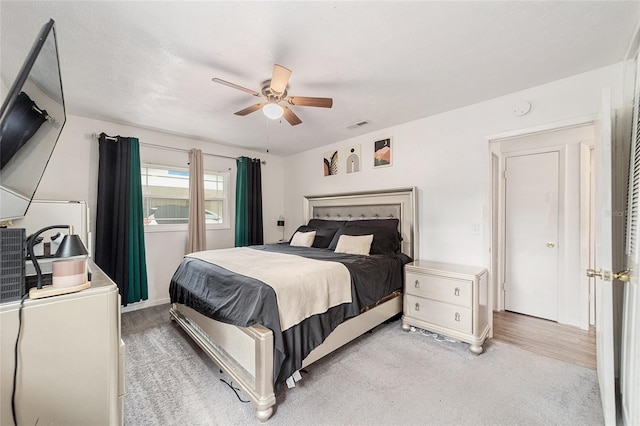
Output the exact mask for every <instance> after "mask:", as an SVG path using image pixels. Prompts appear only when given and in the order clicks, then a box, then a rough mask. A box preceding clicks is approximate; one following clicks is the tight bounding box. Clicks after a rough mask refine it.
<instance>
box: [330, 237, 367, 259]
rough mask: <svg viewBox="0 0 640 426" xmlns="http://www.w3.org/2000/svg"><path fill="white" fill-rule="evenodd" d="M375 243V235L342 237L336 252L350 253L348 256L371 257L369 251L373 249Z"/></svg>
mask: <svg viewBox="0 0 640 426" xmlns="http://www.w3.org/2000/svg"><path fill="white" fill-rule="evenodd" d="M372 241H373V234H371V235H357V236H356V235H340V238H339V239H338V244H337V245H336V249H335V250H334V251H335V252H336V253H348V254H364V255H366V256H369V250H370V249H371V242H372Z"/></svg>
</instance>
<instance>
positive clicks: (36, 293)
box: [29, 281, 91, 299]
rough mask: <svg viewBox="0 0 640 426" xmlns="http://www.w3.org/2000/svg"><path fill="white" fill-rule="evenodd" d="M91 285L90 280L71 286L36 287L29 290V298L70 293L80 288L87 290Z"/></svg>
mask: <svg viewBox="0 0 640 426" xmlns="http://www.w3.org/2000/svg"><path fill="white" fill-rule="evenodd" d="M89 287H91V282H90V281H87V282H86V283H84V284H79V285H74V286H71V287H54V286H52V285H45V286H43V287H42V288H36V287H34V288H32V289H31V290H29V299H41V298H43V297H51V296H59V295H61V294H68V293H74V292H76V291H80V290H85V289H87V288H89Z"/></svg>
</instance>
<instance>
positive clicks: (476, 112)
mask: <svg viewBox="0 0 640 426" xmlns="http://www.w3.org/2000/svg"><path fill="white" fill-rule="evenodd" d="M624 64H625V63H619V64H615V65H612V66H608V67H605V68H602V69H599V70H595V71H591V72H588V73H584V74H580V75H577V76H574V77H571V78H567V79H564V80H560V81H556V82H553V83H550V84H546V85H543V86H539V87H535V88H531V89H528V90H524V91H521V92H517V93H514V94H510V95H506V96H502V97H499V98H496V99H492V100H490V101H486V102H482V103H478V104H474V105H470V106H467V107H464V108H460V109H457V110H454V111H450V112H446V113H443V114H439V115H436V116H432V117H427V118H424V119H421V120H416V121H412V122H409V123H406V124H402V125H399V126H396V127H392V128H389V129H385V130H383V131H376V132H372V133H369V134H365V135H361V136H356V137H354V138H352V139H349V140H344V141H341V142H339V143H335V144H332V145H330V146H326V147H323V148H319V149H314V150H310V151H306V152H303V153H300V154H297V155H292V156H289V157H287V158H286V159H285V171H284V177H285V179H284V182H285V211H286V216H287V222H286V232H287V234H291V233H292V232H293V231H294V230H295V229H296V227H297V226H298V225H300V224H301V223H302V221H303V211H302V210H303V208H302V200H303V196H304V195H310V194H324V193H336V192H349V191H363V190H373V189H377V188H396V187H407V186H416V187H418V189H419V192H418V195H419V201H418V203H419V232H420V249H419V252H420V257H421V258H423V259H430V260H437V261H443V262H452V263H463V264H471V265H480V266H485V267H487V268H490V257H489V248H490V241H491V240H490V235H489V229H490V216H491V210H490V204H489V200H490V185H489V182H490V156H489V143H488V140H489V139H491V138H492V136H493V135H502V134H505V133H507V132H510V131H517V130H520V129H533V128H536V127H538V126H546V125H550V124H553V123H562V122H566V121H568V120H575V119H576V118H579V117H585V116H591V117H593V116H595V115H596V114H597V113H598V106H599V105H600V99H601V90H602V88H604V87H609V88H610V89H611V92H612V96H613V99H612V105H613V108H620V107H621V106H622V102H623V99H624V96H623V80H624V70H625V65H624ZM523 100H527V101H529V102H531V104H532V109H531V112H529V113H528V114H527V115H524V116H516V115H515V114H514V113H513V107H514V106H515V105H517V104H518V103H519V102H520V101H523ZM381 101H384V100H381ZM425 102H438V100H437V99H425ZM364 118H366V117H364ZM386 137H392V138H393V165H392V166H391V167H386V168H379V169H373V167H372V165H371V164H372V156H373V147H372V143H373V142H374V141H376V140H379V139H383V138H386ZM357 144H360V145H361V148H362V161H363V164H364V166H363V168H362V171H361V172H358V173H352V174H346V173H344V170H340V174H338V175H335V176H327V177H325V176H323V168H322V158H323V153H325V152H327V151H330V150H332V149H339V150H340V149H344V148H346V147H348V146H351V145H357Z"/></svg>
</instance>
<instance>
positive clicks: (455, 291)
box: [453, 287, 460, 296]
mask: <svg viewBox="0 0 640 426" xmlns="http://www.w3.org/2000/svg"><path fill="white" fill-rule="evenodd" d="M453 295H454V296H460V288H458V287H456V289H455V290H453Z"/></svg>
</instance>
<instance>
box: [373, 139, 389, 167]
mask: <svg viewBox="0 0 640 426" xmlns="http://www.w3.org/2000/svg"><path fill="white" fill-rule="evenodd" d="M392 154H393V149H392V145H391V138H387V139H381V140H379V141H375V142H374V143H373V167H374V168H377V167H387V166H390V165H391V160H392V158H393V155H392Z"/></svg>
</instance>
